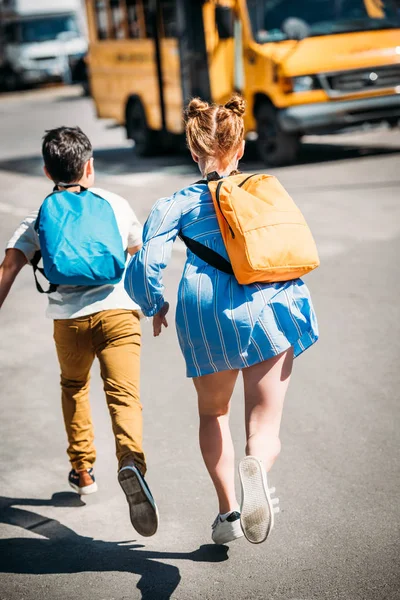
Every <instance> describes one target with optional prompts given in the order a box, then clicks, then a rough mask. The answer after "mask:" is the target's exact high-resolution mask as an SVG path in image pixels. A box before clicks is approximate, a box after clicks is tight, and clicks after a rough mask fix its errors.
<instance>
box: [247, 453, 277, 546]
mask: <svg viewBox="0 0 400 600" xmlns="http://www.w3.org/2000/svg"><path fill="white" fill-rule="evenodd" d="M239 476H240V482H241V484H242V504H241V507H240V521H241V525H242V529H243V533H244V535H245V536H246V538H247V539H248V541H249V542H251V543H252V544H261V542H265V540H266V539H267V537H268V536H269V534H270V533H271V531H272V528H273V526H274V513H277V512H279V507H278V506H276V505H277V504H278V503H279V499H278V498H274V499H272V498H271V494H272V493H273V492H275V489H274V488H272V489H270V490H269V489H268V484H267V474H266V472H265V468H264V465H263V464H262V462H261V460H260V459H259V458H257V457H256V456H246V457H245V458H243V459H242V460H241V461H240V464H239Z"/></svg>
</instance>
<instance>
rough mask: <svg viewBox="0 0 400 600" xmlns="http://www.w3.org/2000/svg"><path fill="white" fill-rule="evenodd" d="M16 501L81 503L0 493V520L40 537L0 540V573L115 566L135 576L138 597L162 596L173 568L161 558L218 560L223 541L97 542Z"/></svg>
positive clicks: (163, 599)
mask: <svg viewBox="0 0 400 600" xmlns="http://www.w3.org/2000/svg"><path fill="white" fill-rule="evenodd" d="M20 506H29V507H34V506H57V507H65V506H70V507H72V506H84V503H83V502H82V501H81V500H80V498H79V496H78V495H76V494H73V493H68V492H67V493H65V492H60V493H57V494H53V496H52V498H51V499H49V500H35V499H27V498H5V497H0V522H1V523H6V524H8V525H15V526H17V527H22V528H24V529H26V530H28V531H31V532H33V533H37V534H40V535H42V536H44V537H45V538H46V539H32V538H11V539H2V540H0V555H1V557H2V560H1V563H0V573H18V574H21V573H22V574H36V575H42V574H61V573H82V572H89V571H94V572H96V571H102V572H107V571H110V572H111V571H116V572H118V571H119V572H127V573H132V574H136V575H140V580H139V582H138V584H137V588H138V590H140V592H141V598H142V600H154V598H158V599H159V600H167V599H169V598H171V595H172V594H173V592H174V591H175V590H176V588H177V587H178V585H179V583H180V580H181V576H180V572H179V569H178V568H177V567H175V566H174V565H169V564H167V563H165V562H162V561H163V560H177V559H178V560H190V561H194V562H221V561H224V560H227V559H228V548H227V546H215V545H204V546H200V548H198V549H197V550H194V551H193V552H156V551H148V550H146V549H145V546H144V545H143V544H138V543H135V540H132V541H131V540H130V541H124V542H103V541H101V540H94V539H92V538H89V537H84V536H81V535H78V534H77V533H75V532H74V531H73V530H72V529H69V528H68V527H66V526H65V525H62V524H61V523H60V522H59V521H56V520H54V519H47V518H45V517H43V516H41V515H39V514H37V513H35V512H32V511H31V510H29V511H28V510H24V509H22V508H17V507H20Z"/></svg>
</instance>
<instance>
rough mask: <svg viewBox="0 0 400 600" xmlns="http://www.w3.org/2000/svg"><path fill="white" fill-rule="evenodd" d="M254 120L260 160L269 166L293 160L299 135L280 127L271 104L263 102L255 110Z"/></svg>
mask: <svg viewBox="0 0 400 600" xmlns="http://www.w3.org/2000/svg"><path fill="white" fill-rule="evenodd" d="M256 120H257V133H258V139H257V146H258V153H259V155H260V158H261V159H262V161H263V162H265V163H266V164H267V165H271V166H281V165H288V164H291V163H293V162H295V160H296V158H297V155H298V152H299V148H300V136H299V135H297V134H293V133H287V132H286V131H283V129H281V127H280V126H279V122H278V119H277V110H276V108H275V107H274V106H273V104H270V103H268V102H263V104H261V105H260V106H259V108H258V110H257V113H256Z"/></svg>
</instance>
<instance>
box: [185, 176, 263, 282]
mask: <svg viewBox="0 0 400 600" xmlns="http://www.w3.org/2000/svg"><path fill="white" fill-rule="evenodd" d="M250 177H254V175H248V176H247V177H245V178H244V179H243V181H241V182H240V183H239V187H242V185H243V184H244V183H246V181H247V180H248V179H250ZM221 179H222V177H221V176H220V175H219V174H218V173H217V172H216V171H212V173H208V174H207V176H206V179H200V181H196V183H197V184H198V183H208V182H209V181H219V180H221ZM221 183H222V182H221ZM219 187H220V184H219ZM218 191H219V190H218ZM217 196H218V194H217ZM217 201H218V205H219V198H217ZM221 212H222V211H221ZM223 216H224V215H223ZM224 218H225V216H224ZM228 226H229V223H228ZM229 228H230V227H229ZM232 235H233V237H235V236H234V234H233V232H232ZM179 237H180V239H181V240H182V242H183V243H184V244H185V246H186V247H187V248H189V250H190V251H191V252H193V254H195V255H196V256H197V257H198V258H201V260H204V262H206V263H207V264H209V265H210V266H211V267H214V269H218V271H222V272H223V273H226V274H227V275H234V272H233V269H232V265H231V263H230V262H229V261H228V260H226V258H224V257H223V256H221V255H220V254H218V252H215V250H212V249H211V248H208V247H207V246H205V245H204V244H201V243H200V242H197V241H196V240H192V239H191V238H188V237H187V236H186V235H184V234H183V233H182V232H180V234H179Z"/></svg>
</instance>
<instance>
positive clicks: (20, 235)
mask: <svg viewBox="0 0 400 600" xmlns="http://www.w3.org/2000/svg"><path fill="white" fill-rule="evenodd" d="M38 213H39V210H35V211H33V212H32V213H31V214H30V215H28V216H27V217H26V218H25V219H24V220H23V221H22V223H21V224H20V225H19V227H18V228H17V229H16V230H15V231H14V233H13V235H12V236H11V238H10V240H9V241H8V243H7V246H6V249H7V250H8V249H10V248H16V249H17V250H21V252H23V253H24V254H25V256H26V258H27V259H28V261H31V260H32V258H33V257H34V255H35V252H37V250H40V244H39V236H38V234H37V232H36V231H35V222H36V219H37V216H38Z"/></svg>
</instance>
